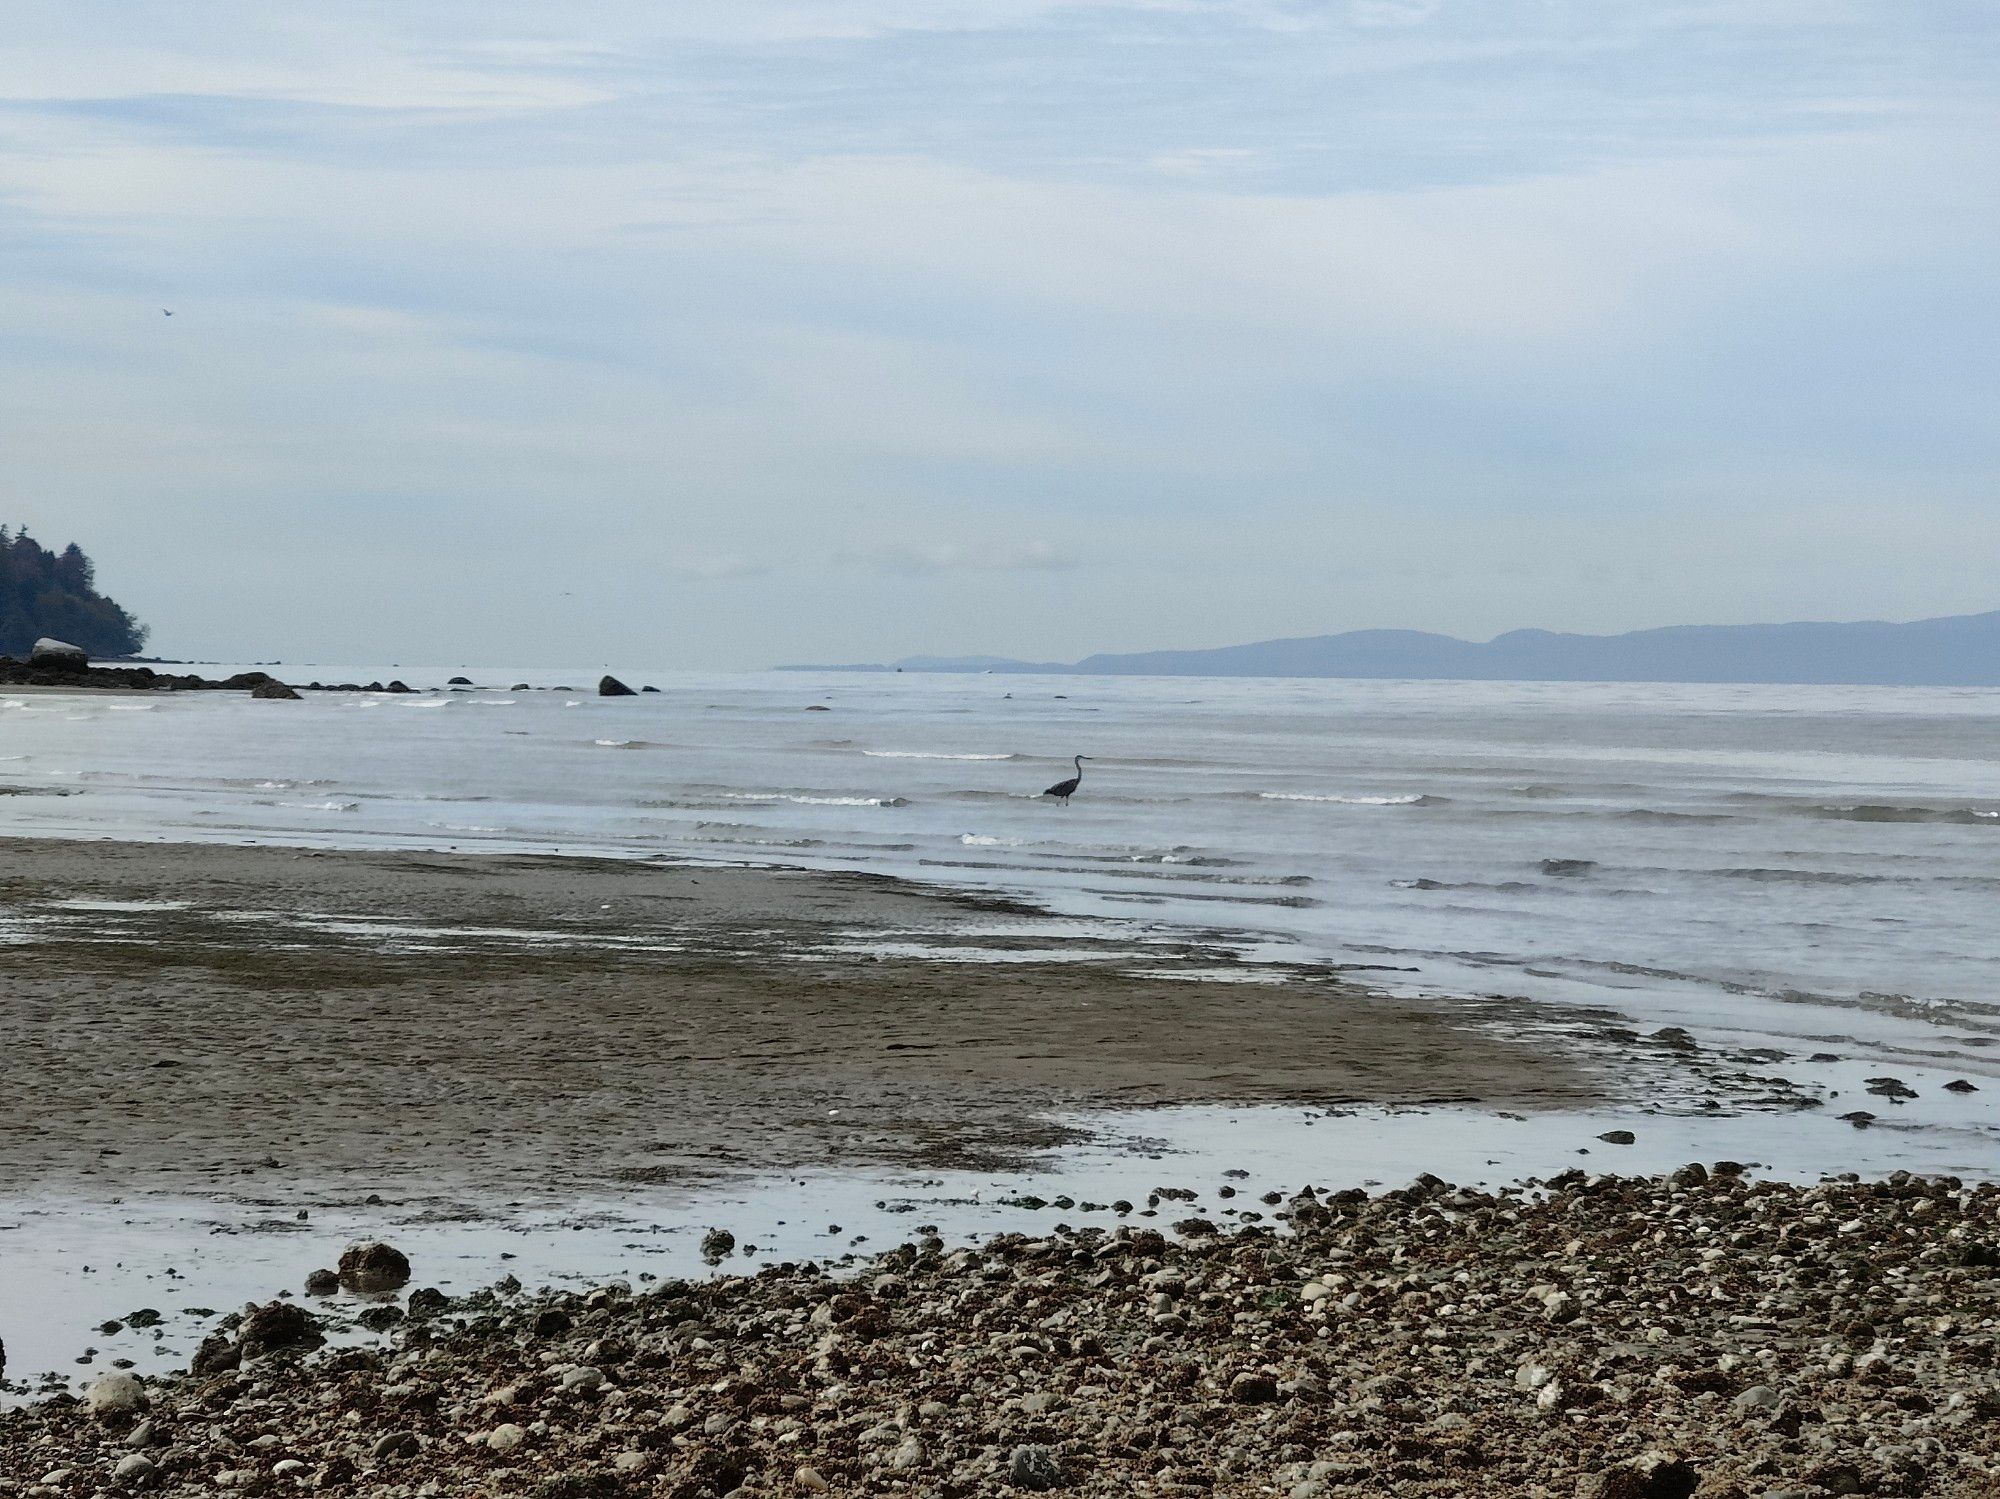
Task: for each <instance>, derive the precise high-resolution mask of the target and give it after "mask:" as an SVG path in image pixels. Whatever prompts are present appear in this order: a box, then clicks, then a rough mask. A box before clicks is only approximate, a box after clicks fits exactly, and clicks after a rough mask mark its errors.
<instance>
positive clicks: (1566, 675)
mask: <svg viewBox="0 0 2000 1499" xmlns="http://www.w3.org/2000/svg"><path fill="white" fill-rule="evenodd" d="M778 669H779V670H780V671H931V672H994V673H1005V674H1018V673H1027V672H1038V673H1061V674H1068V675H1083V676H1162V677H1370V678H1404V679H1444V680H1457V681H1486V682H1501V681H1505V682H1764V683H1774V684H1775V683H1821V684H1827V685H1847V684H1851V685H1855V686H1901V687H2000V610H1996V611H1994V612H1993V613H1990V614H1960V615H1952V616H1949V617H1947V618H1943V619H1921V620H1916V621H1914V622H1912V623H1909V624H1891V623H1887V622H1884V621H1880V620H1867V621H1861V622H1858V623H1852V624H1812V623H1806V624H1782V625H1672V626H1668V627H1665V628H1662V629H1656V630H1634V631H1631V632H1630V633H1629V634H1624V635H1564V634H1558V633H1556V632H1554V631H1551V630H1514V631H1511V632H1509V633H1508V634H1505V635H1501V636H1497V637H1496V638H1494V639H1492V640H1489V641H1485V642H1484V643H1481V642H1477V641H1470V640H1459V639H1456V638H1454V637H1452V636H1450V635H1432V634H1427V633H1426V632H1424V631H1422V630H1352V631H1349V632H1348V633H1346V634H1344V635H1309V636H1304V637H1302V638H1299V639H1292V640H1261V641H1258V642H1256V643H1255V644H1253V645H1229V646H1219V647H1216V648H1214V649H1210V650H1191V651H1144V652H1140V653H1138V654H1133V655H1097V656H1086V657H1085V658H1084V659H1083V660H1081V661H1078V662H1075V663H1073V664H1063V663H1058V662H1046V661H1016V660H1012V659H1010V658H1008V657H1004V656H910V657H907V658H905V659H904V660H901V661H896V662H891V663H889V664H888V665H857V666H785V667H780V668H778Z"/></svg>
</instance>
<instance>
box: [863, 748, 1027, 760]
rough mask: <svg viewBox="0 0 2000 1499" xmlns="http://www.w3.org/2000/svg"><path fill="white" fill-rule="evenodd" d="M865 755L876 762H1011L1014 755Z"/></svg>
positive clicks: (927, 752) (911, 752)
mask: <svg viewBox="0 0 2000 1499" xmlns="http://www.w3.org/2000/svg"><path fill="white" fill-rule="evenodd" d="M861 753H862V754H864V755H867V756H869V757H871V758H872V759H876V760H1011V759H1013V758H1014V757H1013V756H1012V755H946V754H934V753H932V752H931V751H930V750H863V751H862V752H861Z"/></svg>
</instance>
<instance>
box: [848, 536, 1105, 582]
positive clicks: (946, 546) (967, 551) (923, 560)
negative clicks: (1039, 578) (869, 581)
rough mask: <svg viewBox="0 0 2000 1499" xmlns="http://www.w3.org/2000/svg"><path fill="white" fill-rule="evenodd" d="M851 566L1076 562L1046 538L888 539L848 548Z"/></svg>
mask: <svg viewBox="0 0 2000 1499" xmlns="http://www.w3.org/2000/svg"><path fill="white" fill-rule="evenodd" d="M841 560H842V561H843V562H846V563H848V564H849V565H851V566H857V567H863V568H867V569H870V570H872V571H875V572H881V573H890V574H896V575H900V576H905V577H926V576H929V575H931V574H934V573H962V572H1003V573H1008V572H1012V573H1018V572H1037V573H1040V572H1064V571H1067V570H1068V569H1069V568H1072V567H1075V566H1076V563H1075V561H1074V560H1072V559H1071V558H1069V557H1066V556H1064V555H1063V554H1062V553H1061V552H1059V551H1057V550H1056V548H1055V547H1054V546H1052V545H1050V544H1049V543H1048V542H1046V541H1024V542H1014V543H1009V544H1006V545H1002V546H998V547H983V546H969V545H965V544H962V543H957V542H936V543H930V544H923V543H913V542H891V543H889V544H887V545H885V546H881V547H877V548H875V549H873V550H871V551H862V552H847V553H844V554H842V557H841Z"/></svg>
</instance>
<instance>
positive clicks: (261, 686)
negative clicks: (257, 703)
mask: <svg viewBox="0 0 2000 1499" xmlns="http://www.w3.org/2000/svg"><path fill="white" fill-rule="evenodd" d="M250 696H252V697H254V698H262V699H264V700H265V701H266V702H291V703H296V702H298V701H299V695H298V693H296V692H294V691H293V690H292V689H291V688H289V687H287V686H286V685H285V684H284V683H283V682H259V683H258V684H257V685H256V686H255V687H252V688H251V689H250Z"/></svg>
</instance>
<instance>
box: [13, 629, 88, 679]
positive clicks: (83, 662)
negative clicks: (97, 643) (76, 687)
mask: <svg viewBox="0 0 2000 1499" xmlns="http://www.w3.org/2000/svg"><path fill="white" fill-rule="evenodd" d="M28 665H30V666H46V667H53V668H54V669H55V670H57V671H82V670H83V669H84V668H85V667H87V666H89V665H90V654H89V652H87V651H85V650H84V648H83V647H82V646H80V645H71V644H70V643H69V642H68V641H67V640H51V639H49V637H48V636H46V635H44V636H43V637H42V638H41V639H40V640H37V641H36V642H35V644H34V646H33V647H32V648H31V649H30V650H29V652H28Z"/></svg>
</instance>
